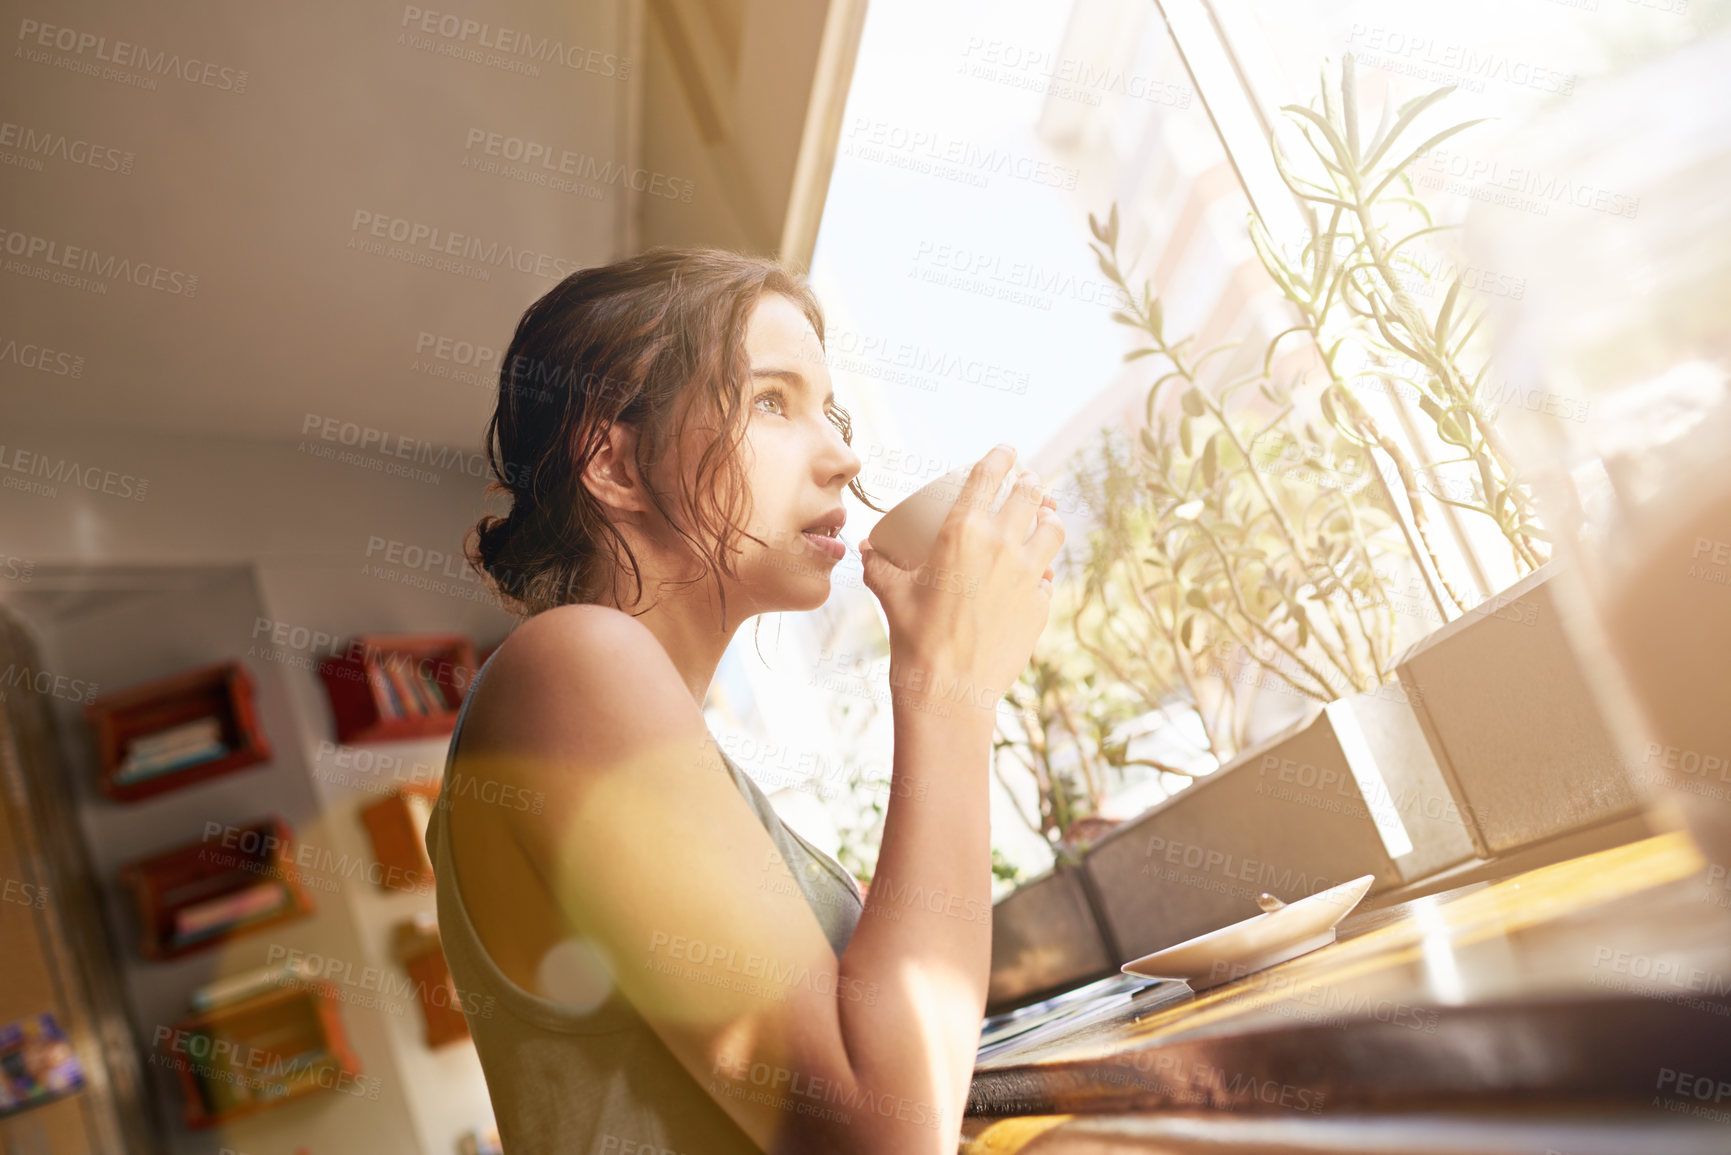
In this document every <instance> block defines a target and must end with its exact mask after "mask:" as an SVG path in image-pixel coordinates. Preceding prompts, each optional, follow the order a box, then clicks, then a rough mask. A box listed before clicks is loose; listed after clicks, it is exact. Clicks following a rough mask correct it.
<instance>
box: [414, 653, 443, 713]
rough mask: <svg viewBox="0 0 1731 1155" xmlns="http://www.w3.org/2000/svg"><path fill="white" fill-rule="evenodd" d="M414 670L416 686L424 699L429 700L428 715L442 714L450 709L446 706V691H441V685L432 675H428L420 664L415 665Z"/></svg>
mask: <svg viewBox="0 0 1731 1155" xmlns="http://www.w3.org/2000/svg"><path fill="white" fill-rule="evenodd" d="M413 670H414V674H415V685H416V686H417V687H418V688H419V689H420V691H421V695H422V697H424V698H426V700H427V713H429V714H441V713H443V712H445V711H446V710H448V709H450V707H449V706H447V705H446V704H445V694H444V691H442V690H440V689H439V684H438V683H437V682H435V681H433V677H432V675H431V674H429V673H427V671H426V670H424V669H423V668H422V667H421V664H420V663H419V662H417V663H416V664H415V665H414V667H413Z"/></svg>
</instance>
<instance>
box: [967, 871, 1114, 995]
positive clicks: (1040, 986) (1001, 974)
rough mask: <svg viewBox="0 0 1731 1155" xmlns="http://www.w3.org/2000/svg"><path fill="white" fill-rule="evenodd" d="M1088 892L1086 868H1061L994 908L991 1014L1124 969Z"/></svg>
mask: <svg viewBox="0 0 1731 1155" xmlns="http://www.w3.org/2000/svg"><path fill="white" fill-rule="evenodd" d="M1119 961H1120V960H1117V959H1114V958H1113V957H1112V951H1111V950H1109V949H1108V947H1107V942H1106V940H1105V938H1103V937H1102V935H1101V933H1100V926H1099V924H1098V922H1097V921H1096V920H1095V917H1094V908H1093V905H1092V904H1091V903H1090V901H1089V898H1088V893H1087V879H1086V877H1085V875H1084V872H1083V869H1082V868H1081V867H1074V866H1061V867H1058V868H1057V869H1056V870H1054V871H1052V872H1050V873H1048V874H1043V875H1041V876H1040V877H1038V878H1036V879H1034V880H1033V881H1032V882H1029V883H1026V884H1024V885H1023V886H1020V887H1018V888H1017V889H1016V890H1014V891H1012V892H1010V893H1009V894H1007V895H1005V896H1004V897H1003V898H1001V899H999V900H998V901H997V902H996V903H994V904H993V905H992V978H991V983H990V985H989V986H988V987H987V990H986V1009H987V1011H988V1012H990V1013H994V1014H995V1013H996V1012H998V1011H1000V1010H1005V1009H1007V1008H1009V1007H1012V1006H1015V1005H1017V1004H1018V1003H1023V1002H1028V1001H1031V1000H1032V999H1034V998H1037V997H1040V996H1043V995H1045V994H1049V993H1053V992H1056V991H1060V990H1064V989H1067V988H1069V987H1073V986H1076V985H1077V984H1079V983H1083V982H1086V981H1088V980H1089V979H1096V978H1100V977H1101V976H1103V975H1108V974H1111V973H1112V972H1113V971H1115V970H1117V969H1118V962H1119Z"/></svg>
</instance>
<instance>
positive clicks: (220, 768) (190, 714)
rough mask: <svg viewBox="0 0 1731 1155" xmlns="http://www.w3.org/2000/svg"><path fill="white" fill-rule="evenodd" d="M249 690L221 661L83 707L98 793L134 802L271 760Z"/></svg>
mask: <svg viewBox="0 0 1731 1155" xmlns="http://www.w3.org/2000/svg"><path fill="white" fill-rule="evenodd" d="M253 691H254V687H253V680H252V675H251V674H249V673H248V672H247V669H246V667H245V666H244V665H242V664H241V663H240V662H238V661H226V662H216V663H212V664H210V665H207V666H199V667H197V668H195V669H191V670H185V671H182V672H181V673H178V674H173V675H171V676H169V677H166V678H159V679H157V680H155V681H151V682H145V683H142V684H140V685H136V686H129V687H127V688H126V689H124V690H117V691H115V692H114V693H112V694H104V695H103V696H102V697H100V698H98V699H96V700H95V701H94V702H91V703H89V704H88V705H86V706H85V708H84V714H85V719H86V720H87V721H88V722H89V723H90V726H91V728H92V730H93V731H94V733H95V738H96V754H97V779H96V781H97V786H98V788H100V789H101V791H102V792H103V793H104V794H106V795H107V796H108V797H109V798H112V799H113V800H114V801H116V802H136V801H138V800H139V799H142V798H149V797H152V796H153V795H157V794H163V793H166V792H168V791H170V790H178V789H180V788H182V787H184V786H190V785H192V784H193V783H195V782H202V781H204V780H206V779H209V778H215V777H217V776H219V775H223V774H232V773H234V772H235V771H237V770H244V769H246V768H247V767H249V766H256V765H258V764H260V763H263V762H268V761H270V759H271V747H270V743H269V742H268V741H267V740H266V739H265V736H264V732H263V730H262V729H261V728H260V727H259V722H258V713H257V710H256V709H255V707H254V704H253Z"/></svg>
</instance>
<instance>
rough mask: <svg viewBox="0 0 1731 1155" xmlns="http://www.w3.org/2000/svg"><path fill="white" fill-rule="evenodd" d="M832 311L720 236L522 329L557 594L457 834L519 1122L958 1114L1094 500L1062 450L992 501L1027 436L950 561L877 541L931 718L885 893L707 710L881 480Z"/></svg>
mask: <svg viewBox="0 0 1731 1155" xmlns="http://www.w3.org/2000/svg"><path fill="white" fill-rule="evenodd" d="M822 340H823V318H822V314H821V312H820V311H819V308H818V305H817V302H816V300H815V299H814V298H813V296H812V294H811V292H810V290H809V289H808V288H807V286H806V284H805V283H804V281H803V279H801V278H798V277H795V276H793V275H790V274H789V273H787V272H786V271H784V270H782V269H781V268H779V267H778V266H776V265H774V264H772V263H770V262H767V261H763V260H757V259H752V258H747V257H742V256H736V255H732V254H727V253H721V252H715V251H709V250H685V251H657V252H651V253H648V254H646V255H644V256H641V257H636V258H633V259H631V260H627V261H622V262H619V263H617V264H614V265H610V266H607V267H605V268H599V269H589V270H585V271H582V272H578V273H575V274H573V275H572V276H570V277H569V278H567V279H566V280H565V281H564V282H562V283H561V284H560V285H559V286H558V287H556V288H555V289H553V290H552V291H551V292H549V293H548V294H547V295H546V296H545V297H543V298H542V299H541V300H539V301H537V302H536V303H535V304H534V305H533V306H531V307H530V309H529V310H528V312H527V313H525V314H524V316H523V319H522V321H521V322H520V323H519V325H518V327H517V332H516V334H515V336H514V337H513V339H512V342H511V346H510V348H509V350H508V351H507V354H506V357H505V360H504V364H503V367H502V369H501V373H500V393H499V401H498V407H497V409H496V411H495V412H494V414H493V418H492V421H491V423H490V424H489V427H488V451H489V455H490V459H491V462H492V466H493V471H494V474H495V476H496V478H497V479H498V482H499V485H500V487H502V488H504V489H505V490H507V491H508V492H509V494H510V497H511V502H512V504H511V508H510V511H509V514H508V515H507V516H505V517H503V518H496V517H489V518H485V519H483V520H482V521H481V523H480V525H479V526H478V527H477V530H478V532H477V536H476V539H475V541H474V542H473V544H472V545H471V547H470V548H471V556H472V558H473V560H474V561H475V562H476V564H477V565H479V566H480V567H481V568H482V569H484V570H485V571H486V572H487V573H488V574H489V575H490V576H491V577H492V578H493V580H494V581H495V582H496V583H497V584H498V585H499V587H500V589H501V591H502V592H503V593H504V594H505V595H507V596H508V597H509V598H510V599H512V601H513V603H514V605H515V606H516V607H517V608H518V609H519V610H520V611H521V612H522V613H523V614H524V615H525V616H526V620H525V621H523V622H522V623H521V624H520V625H519V626H518V627H517V628H516V629H515V630H514V631H513V632H512V633H511V635H510V636H509V638H508V639H507V640H506V641H505V643H504V644H503V645H501V646H500V647H499V649H498V650H497V651H496V652H495V653H494V654H493V655H492V656H491V657H490V658H489V659H488V660H487V662H486V663H485V664H484V665H483V667H482V670H481V672H480V673H478V674H477V675H476V679H475V680H474V682H472V683H471V685H470V687H469V692H468V694H467V697H466V698H465V700H464V703H463V708H462V712H461V714H460V715H459V718H458V726H457V729H456V731H455V732H453V733H452V735H451V750H450V756H449V760H448V762H447V766H446V778H445V787H444V793H443V797H442V799H441V805H440V806H439V807H438V808H437V809H436V810H435V812H434V815H433V817H432V820H431V822H430V823H429V825H428V830H427V839H428V844H429V849H430V850H431V851H432V854H433V860H434V864H435V869H436V878H437V885H438V913H439V924H440V928H441V932H442V936H443V939H444V947H445V953H446V955H447V958H448V959H449V962H450V966H451V973H452V977H453V980H454V982H455V984H456V986H457V988H458V990H459V992H460V993H461V995H462V999H461V1001H462V1005H463V1006H464V1007H465V1010H466V1012H467V1014H468V1017H469V1023H470V1027H471V1030H472V1032H473V1034H474V1038H475V1045H476V1049H477V1051H478V1052H479V1055H480V1059H481V1065H482V1069H483V1070H484V1071H485V1073H486V1078H487V1088H488V1092H489V1094H490V1096H491V1098H492V1101H493V1106H494V1111H495V1114H496V1116H497V1118H498V1122H499V1129H500V1135H501V1138H502V1139H503V1141H504V1145H505V1149H506V1151H507V1152H510V1153H512V1155H532V1153H539V1152H619V1153H620V1155H632V1153H657V1155H659V1153H663V1152H678V1153H679V1155H697V1153H699V1152H709V1151H718V1152H736V1151H737V1152H745V1151H757V1150H764V1151H801V1152H803V1151H824V1152H829V1151H836V1152H895V1153H897V1155H902V1153H908V1152H925V1151H932V1152H936V1151H948V1152H953V1151H955V1149H956V1146H957V1142H958V1137H959V1134H960V1129H961V1116H962V1110H963V1107H964V1105H965V1103H966V1099H967V1092H968V1083H969V1078H970V1075H971V1072H972V1068H973V1058H974V1053H975V1050H976V1044H977V1042H978V1038H979V1030H980V1020H981V1015H982V1013H983V1010H984V1006H985V993H986V980H987V973H988V969H989V964H990V954H991V921H990V901H991V894H990V884H991V869H990V850H989V845H988V829H987V772H988V766H987V759H988V755H989V751H990V745H991V736H992V728H993V719H994V708H995V704H996V701H997V698H998V696H999V695H1000V694H1001V692H1002V691H1003V689H1004V688H1005V687H1006V686H1007V685H1008V683H1010V682H1011V681H1012V680H1013V679H1014V678H1015V676H1016V675H1017V673H1018V672H1019V671H1020V670H1021V669H1022V668H1023V666H1024V665H1025V664H1026V663H1027V661H1028V657H1029V654H1030V652H1031V650H1032V648H1033V644H1034V641H1035V639H1036V637H1037V636H1038V635H1039V633H1040V631H1041V629H1042V628H1043V626H1044V625H1045V622H1046V618H1047V614H1048V610H1049V605H1050V596H1051V576H1052V572H1051V570H1050V568H1049V566H1048V563H1049V562H1050V561H1051V560H1052V558H1053V557H1054V555H1055V554H1056V553H1057V550H1058V548H1059V546H1060V545H1061V544H1062V541H1063V528H1062V526H1061V524H1060V523H1059V521H1058V518H1057V515H1056V514H1055V512H1053V508H1052V503H1051V501H1050V499H1049V498H1047V497H1046V496H1045V495H1044V494H1043V493H1042V492H1041V491H1040V489H1039V479H1038V478H1037V477H1035V476H1034V475H1033V474H1031V473H1025V474H1023V475H1021V480H1020V482H1019V483H1018V485H1017V486H1016V488H1015V490H1014V492H1013V494H1012V499H1011V500H1009V501H1006V502H1005V503H1004V504H1003V507H1002V508H1001V510H999V511H998V512H997V513H992V512H991V511H990V508H989V506H990V504H991V503H992V502H991V499H992V497H993V495H995V494H996V493H997V491H998V489H999V486H1000V484H1001V482H1002V481H1003V479H1004V478H1005V477H1006V476H1007V474H1008V473H1009V471H1010V469H1011V467H1012V465H1013V463H1014V457H1015V454H1014V451H1013V450H1011V449H1009V448H1008V447H1006V446H1000V447H999V448H997V449H995V450H993V451H992V452H991V453H989V454H987V455H986V456H985V457H984V458H983V459H981V461H980V462H979V463H978V464H977V465H975V466H974V467H973V471H972V474H971V476H970V477H969V480H968V485H967V489H966V491H965V492H964V493H963V496H962V500H961V501H959V502H958V503H957V506H956V509H955V510H954V512H952V514H951V515H950V517H949V519H948V520H947V522H946V523H945V525H944V528H943V531H942V533H941V534H940V535H939V540H938V545H937V549H936V552H935V554H934V555H933V557H932V559H931V561H930V562H929V563H928V565H929V566H931V567H933V568H932V569H930V570H922V571H920V572H914V573H910V572H907V571H904V570H901V569H898V568H897V567H896V566H895V565H893V564H891V563H890V562H888V561H887V560H885V559H884V558H882V557H880V556H878V555H877V554H876V553H875V552H873V551H872V550H871V549H870V547H869V546H862V547H861V559H862V563H863V565H864V570H865V582H866V585H867V587H868V588H869V589H870V590H871V591H872V593H873V594H874V595H875V596H876V597H877V598H878V599H879V601H880V602H881V604H882V606H883V609H884V613H885V616H886V618H887V619H888V622H889V630H890V683H891V697H892V715H893V720H894V724H895V754H894V763H893V771H892V781H891V789H890V799H889V804H888V811H887V815H886V818H885V822H884V833H883V844H882V849H881V852H880V854H879V857H878V865H877V871H876V874H875V876H874V878H873V882H872V886H871V888H870V897H869V898H867V899H865V900H864V902H863V904H862V901H861V899H860V893H859V890H858V888H857V887H856V886H855V884H854V883H853V881H852V879H851V878H850V877H849V876H848V875H847V874H846V873H845V872H844V871H842V870H841V868H840V867H839V866H837V865H836V864H835V862H834V861H833V860H831V859H829V858H828V857H827V856H826V855H824V854H822V853H821V852H819V851H817V850H815V849H814V848H812V847H811V846H810V845H809V844H808V843H806V842H804V840H802V839H800V838H798V837H797V836H795V835H794V834H793V833H792V831H790V830H788V829H787V828H786V827H785V826H783V825H782V824H781V823H780V822H779V820H777V819H776V817H775V813H774V811H773V810H772V809H771V808H770V806H769V804H768V802H767V801H766V800H765V799H764V797H763V794H762V792H761V791H760V790H758V789H757V787H756V786H755V785H754V784H752V783H751V781H750V779H749V778H747V777H746V776H745V775H744V774H743V773H742V772H741V771H740V770H739V768H738V767H737V766H736V765H734V764H733V763H732V761H731V760H730V759H727V758H725V757H724V756H723V755H722V753H721V752H720V750H719V749H718V748H717V747H716V745H715V743H714V740H713V739H712V737H711V736H710V734H709V733H708V731H707V730H706V728H705V726H704V721H703V716H702V712H701V707H702V703H703V699H704V695H705V691H706V690H707V688H708V686H709V683H710V680H711V678H712V677H713V676H714V673H715V670H716V666H717V664H718V663H719V661H720V659H721V656H722V652H723V650H724V649H725V648H726V647H727V645H728V642H729V639H730V638H732V636H733V634H734V631H735V630H737V629H738V628H739V626H740V625H741V623H743V622H744V621H745V620H746V619H747V618H749V617H751V616H753V615H756V614H762V613H771V612H777V611H783V610H810V609H815V608H817V607H818V606H820V605H822V604H823V602H824V600H825V598H827V597H828V595H829V583H830V576H829V575H830V571H831V570H832V569H833V568H834V566H835V564H836V562H837V561H838V560H840V559H841V558H842V557H844V556H845V550H844V547H843V546H842V545H841V543H840V541H839V540H838V539H837V538H836V537H835V532H836V531H838V530H839V529H840V527H841V526H842V523H843V521H844V520H845V517H846V513H845V511H844V509H843V507H842V501H841V495H842V491H843V490H844V489H852V490H853V492H854V493H855V495H856V496H858V497H860V498H861V500H862V501H863V500H864V499H865V495H864V494H863V493H862V492H861V491H860V489H859V488H858V485H857V483H856V480H855V478H856V476H857V475H858V473H859V471H860V460H859V458H858V456H857V455H856V454H855V453H854V452H853V450H852V448H850V446H849V429H848V422H847V418H846V415H845V413H844V412H843V411H842V410H840V409H839V408H838V407H837V406H836V405H835V400H834V396H833V394H832V393H831V392H830V381H829V374H828V372H827V370H826V369H825V367H824V362H823V344H822ZM868 504H869V503H868ZM873 508H876V507H875V506H874V507H873ZM940 571H941V572H944V573H945V574H946V580H943V581H934V580H931V579H932V575H933V574H934V573H937V572H940Z"/></svg>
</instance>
